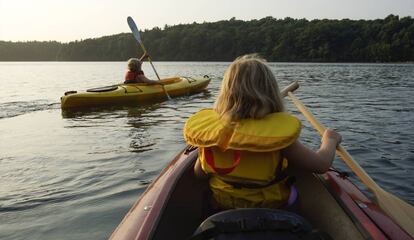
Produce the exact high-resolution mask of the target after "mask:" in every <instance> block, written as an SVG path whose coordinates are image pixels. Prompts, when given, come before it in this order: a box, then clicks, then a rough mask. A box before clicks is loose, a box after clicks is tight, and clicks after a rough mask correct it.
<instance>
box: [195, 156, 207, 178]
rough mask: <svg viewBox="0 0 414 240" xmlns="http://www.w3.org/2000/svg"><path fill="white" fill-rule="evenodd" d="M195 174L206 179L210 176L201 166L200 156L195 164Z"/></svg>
mask: <svg viewBox="0 0 414 240" xmlns="http://www.w3.org/2000/svg"><path fill="white" fill-rule="evenodd" d="M194 174H195V175H196V177H197V178H201V179H205V178H207V177H208V175H207V173H205V172H204V171H203V169H202V168H201V163H200V160H199V159H198V158H197V161H196V163H195V165H194Z"/></svg>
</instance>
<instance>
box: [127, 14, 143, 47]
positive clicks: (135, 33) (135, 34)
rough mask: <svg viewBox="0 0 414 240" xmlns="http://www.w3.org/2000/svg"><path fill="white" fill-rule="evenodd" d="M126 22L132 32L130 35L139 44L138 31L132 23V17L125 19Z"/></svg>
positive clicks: (139, 36)
mask: <svg viewBox="0 0 414 240" xmlns="http://www.w3.org/2000/svg"><path fill="white" fill-rule="evenodd" d="M127 22H128V26H129V28H130V29H131V31H132V34H133V35H134V38H135V39H136V40H137V41H138V42H141V35H140V34H139V30H138V27H137V25H136V24H135V22H134V19H132V17H128V18H127Z"/></svg>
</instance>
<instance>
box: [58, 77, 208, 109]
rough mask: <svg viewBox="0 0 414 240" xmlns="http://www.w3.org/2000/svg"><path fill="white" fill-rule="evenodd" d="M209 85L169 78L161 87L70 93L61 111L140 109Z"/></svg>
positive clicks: (121, 86)
mask: <svg viewBox="0 0 414 240" xmlns="http://www.w3.org/2000/svg"><path fill="white" fill-rule="evenodd" d="M210 81H211V78H210V77H208V76H204V77H199V78H191V77H172V78H167V79H162V80H161V81H160V82H161V83H163V84H164V87H163V86H162V85H148V84H145V83H133V84H119V85H115V86H110V87H111V88H109V91H108V90H105V88H102V91H99V90H97V91H95V89H91V91H87V92H80V93H77V92H75V91H71V92H67V93H65V96H62V97H61V108H62V109H71V108H82V107H95V106H113V105H127V104H133V105H137V104H138V105H139V104H143V103H147V102H152V101H159V100H164V99H166V98H167V94H166V92H167V93H168V95H169V96H170V97H177V96H183V95H188V94H193V93H197V92H201V91H203V90H204V89H205V88H206V87H207V85H208V84H209V83H210ZM164 88H165V90H164Z"/></svg>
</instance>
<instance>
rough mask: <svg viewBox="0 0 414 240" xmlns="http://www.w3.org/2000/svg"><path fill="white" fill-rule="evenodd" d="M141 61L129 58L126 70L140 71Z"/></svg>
mask: <svg viewBox="0 0 414 240" xmlns="http://www.w3.org/2000/svg"><path fill="white" fill-rule="evenodd" d="M141 64H142V63H141V61H140V60H139V59H138V58H130V59H129V60H128V70H129V71H133V72H135V71H140V70H141Z"/></svg>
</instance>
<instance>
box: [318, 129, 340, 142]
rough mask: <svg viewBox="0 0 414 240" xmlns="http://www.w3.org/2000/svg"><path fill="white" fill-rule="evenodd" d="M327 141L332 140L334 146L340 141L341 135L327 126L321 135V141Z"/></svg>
mask: <svg viewBox="0 0 414 240" xmlns="http://www.w3.org/2000/svg"><path fill="white" fill-rule="evenodd" d="M329 141H333V142H334V143H335V146H338V145H339V144H340V143H341V141H342V136H341V134H339V133H337V132H335V131H334V130H332V129H330V128H327V129H325V132H324V133H323V135H322V143H328V142H329Z"/></svg>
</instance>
